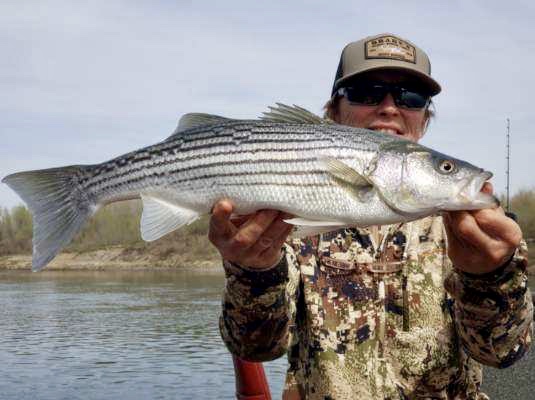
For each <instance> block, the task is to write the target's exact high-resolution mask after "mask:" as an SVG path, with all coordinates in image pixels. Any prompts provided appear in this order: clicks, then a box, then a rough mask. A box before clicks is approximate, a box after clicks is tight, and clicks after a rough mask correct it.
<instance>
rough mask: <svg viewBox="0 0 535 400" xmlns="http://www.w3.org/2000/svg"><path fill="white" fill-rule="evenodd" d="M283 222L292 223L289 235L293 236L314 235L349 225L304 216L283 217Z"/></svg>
mask: <svg viewBox="0 0 535 400" xmlns="http://www.w3.org/2000/svg"><path fill="white" fill-rule="evenodd" d="M284 222H286V223H288V224H292V225H294V229H293V230H292V232H291V236H292V237H295V238H303V237H307V236H314V235H318V234H320V233H325V232H331V231H336V230H338V229H342V228H345V227H347V226H349V225H348V224H347V223H346V222H341V221H314V220H310V219H305V218H290V219H285V220H284Z"/></svg>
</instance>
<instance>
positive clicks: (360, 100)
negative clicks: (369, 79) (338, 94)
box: [345, 85, 388, 106]
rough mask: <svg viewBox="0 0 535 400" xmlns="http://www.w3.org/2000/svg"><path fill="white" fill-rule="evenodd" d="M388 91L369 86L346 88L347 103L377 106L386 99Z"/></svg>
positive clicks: (376, 86) (379, 87)
mask: <svg viewBox="0 0 535 400" xmlns="http://www.w3.org/2000/svg"><path fill="white" fill-rule="evenodd" d="M387 93H388V89H387V90H385V88H384V87H383V86H378V85H369V86H368V85H367V86H358V87H346V88H345V96H346V98H347V101H349V102H350V103H355V104H362V105H366V106H376V105H377V104H379V103H380V102H381V101H383V99H384V98H385V96H386V94H387Z"/></svg>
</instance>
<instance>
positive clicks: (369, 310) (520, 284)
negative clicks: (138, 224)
mask: <svg viewBox="0 0 535 400" xmlns="http://www.w3.org/2000/svg"><path fill="white" fill-rule="evenodd" d="M445 237H446V236H445V232H444V227H443V224H442V219H441V217H438V216H436V217H428V218H424V219H422V220H419V221H415V222H411V223H406V224H401V225H396V226H383V227H380V228H379V229H378V235H377V236H376V238H375V240H374V235H372V234H371V230H370V229H345V230H343V231H337V232H331V233H329V234H323V235H318V236H315V237H311V238H307V239H304V240H301V239H300V240H292V241H291V242H289V243H287V244H286V245H285V256H284V257H283V258H282V260H281V262H280V263H279V264H278V265H277V266H276V267H274V268H272V269H268V270H265V271H252V270H248V269H246V268H241V267H239V266H236V265H233V264H231V263H229V262H224V268H225V271H226V276H227V283H226V289H225V294H224V300H223V313H222V316H221V319H220V329H221V334H222V337H223V340H224V342H225V343H226V345H227V347H228V348H229V350H230V351H231V352H232V353H234V354H236V355H238V356H240V357H242V358H244V359H247V360H252V361H266V360H272V359H275V358H277V357H280V356H282V355H283V354H288V359H289V369H288V373H287V376H286V384H285V390H284V395H283V398H285V399H354V398H358V399H486V398H487V396H486V395H484V394H483V393H481V392H480V384H481V375H482V371H481V364H480V363H483V364H485V365H490V366H494V367H498V368H503V367H507V366H509V365H510V364H512V363H514V362H515V361H516V360H518V359H519V358H520V357H522V355H523V354H524V353H525V352H526V350H527V349H528V347H529V345H530V343H531V337H532V321H533V305H532V302H531V295H530V293H529V289H528V288H527V276H526V272H525V271H526V266H527V248H526V247H525V245H523V246H521V248H520V249H519V250H518V251H517V252H516V254H515V255H514V257H513V259H512V260H511V261H510V262H509V263H508V264H506V265H505V266H503V267H501V268H500V269H499V270H497V271H496V272H495V273H492V274H487V275H485V276H480V277H476V276H469V275H467V274H464V273H461V272H458V271H456V270H455V269H454V268H453V267H452V266H451V262H450V261H449V259H448V257H447V255H446V245H445Z"/></svg>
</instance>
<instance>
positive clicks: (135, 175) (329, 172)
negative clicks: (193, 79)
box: [2, 104, 496, 270]
mask: <svg viewBox="0 0 535 400" xmlns="http://www.w3.org/2000/svg"><path fill="white" fill-rule="evenodd" d="M491 176H492V174H491V173H490V172H487V171H484V170H482V169H481V168H477V167H475V166H473V165H471V164H469V163H467V162H464V161H461V160H457V159H455V158H453V157H450V156H447V155H444V154H441V153H438V152H436V151H434V150H431V149H429V148H427V147H424V146H422V145H419V144H417V143H413V142H411V141H407V140H405V139H401V138H399V137H395V136H392V135H388V134H385V133H381V132H375V131H370V130H365V129H359V128H353V127H349V126H343V125H339V124H335V123H333V122H332V121H328V120H325V119H322V118H320V117H318V116H316V115H314V114H312V113H310V112H308V111H306V110H304V109H303V108H300V107H297V106H293V107H290V106H285V105H283V104H278V105H277V107H271V108H270V111H269V112H266V113H264V116H263V117H261V118H260V119H258V120H235V119H229V118H224V117H220V116H215V115H209V114H198V113H193V114H186V115H184V116H183V117H182V118H181V119H180V122H179V125H178V127H177V128H176V130H175V132H174V133H173V134H172V135H171V136H170V137H169V138H167V139H166V140H164V141H162V142H160V143H157V144H155V145H152V146H148V147H145V148H142V149H140V150H136V151H133V152H130V153H127V154H124V155H122V156H119V157H117V158H114V159H112V160H110V161H107V162H104V163H101V164H95V165H73V166H67V167H61V168H52V169H44V170H36V171H26V172H19V173H15V174H12V175H9V176H7V177H5V178H4V179H3V180H2V182H4V183H6V184H7V185H9V186H10V187H11V188H12V189H13V190H15V191H16V192H17V193H18V194H19V196H20V197H21V198H22V199H23V200H24V201H25V202H26V204H27V205H28V208H29V209H30V211H31V212H32V214H33V222H34V225H33V261H32V269H33V270H40V269H42V268H44V267H45V266H46V265H47V263H48V262H50V261H51V260H52V259H53V258H54V257H55V255H56V254H57V253H58V252H59V251H60V250H61V249H62V248H63V247H64V246H66V245H67V244H68V243H69V242H70V241H71V240H72V238H73V237H74V235H75V234H76V233H77V232H78V231H79V230H80V229H81V227H82V226H83V225H84V223H85V222H86V220H87V219H88V218H89V217H90V216H91V215H92V214H93V213H95V212H96V210H97V209H98V208H99V207H101V206H103V205H105V204H109V203H112V202H116V201H121V200H127V199H134V198H141V200H142V202H143V212H142V216H141V223H140V225H141V236H142V238H143V239H144V240H146V241H152V240H156V239H158V238H160V237H162V236H163V235H165V234H167V233H169V232H171V231H173V230H175V229H178V228H180V227H181V226H183V225H185V224H189V223H191V222H193V221H195V220H196V219H197V218H199V217H200V216H202V215H205V214H207V213H209V212H210V210H211V208H212V205H213V204H214V203H215V202H216V201H218V200H220V199H222V198H228V199H230V200H232V202H233V203H234V204H235V212H236V213H238V214H249V213H251V212H254V211H256V210H259V209H277V210H281V211H285V212H287V213H290V214H292V215H294V216H295V217H294V218H291V219H288V220H287V222H289V223H291V224H294V225H295V232H294V235H295V236H305V235H309V234H313V233H318V232H325V231H330V230H335V229H338V228H341V227H347V226H361V227H363V226H369V225H374V224H391V223H396V222H402V221H409V220H414V219H417V218H420V217H423V216H426V215H430V214H434V213H437V212H439V211H442V210H470V209H480V208H487V207H492V206H494V205H495V204H496V199H495V198H494V197H493V196H492V195H488V194H486V193H483V192H481V191H480V190H481V188H482V186H483V184H484V182H485V181H486V180H487V179H489V178H490V177H491Z"/></svg>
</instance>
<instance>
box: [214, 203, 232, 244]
mask: <svg viewBox="0 0 535 400" xmlns="http://www.w3.org/2000/svg"><path fill="white" fill-rule="evenodd" d="M233 209H234V207H233V205H232V203H231V202H230V201H228V200H221V201H218V202H217V203H216V204H215V205H214V208H213V209H212V217H211V218H210V231H209V233H208V236H209V238H210V240H211V241H212V243H216V242H218V241H220V240H228V239H229V238H231V237H232V236H234V234H235V232H236V228H235V227H234V225H233V224H232V223H231V222H230V215H231V214H232V211H233Z"/></svg>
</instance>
